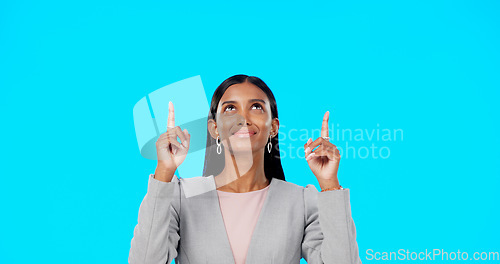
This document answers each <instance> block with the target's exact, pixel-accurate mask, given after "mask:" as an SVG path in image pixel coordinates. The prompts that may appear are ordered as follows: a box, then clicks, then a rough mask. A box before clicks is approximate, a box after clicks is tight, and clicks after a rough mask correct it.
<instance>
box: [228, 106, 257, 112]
mask: <svg viewBox="0 0 500 264" xmlns="http://www.w3.org/2000/svg"><path fill="white" fill-rule="evenodd" d="M253 106H258V107H260V109H261V110H262V109H264V108H263V107H262V106H261V105H260V104H253V105H252V107H253ZM229 107H233V108H234V105H228V106H226V107H225V108H224V112H226V110H227V109H228V108H229Z"/></svg>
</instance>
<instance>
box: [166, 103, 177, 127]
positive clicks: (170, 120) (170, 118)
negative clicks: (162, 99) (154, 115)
mask: <svg viewBox="0 0 500 264" xmlns="http://www.w3.org/2000/svg"><path fill="white" fill-rule="evenodd" d="M169 127H175V114H174V104H173V103H172V102H171V101H169V102H168V121H167V128H169Z"/></svg>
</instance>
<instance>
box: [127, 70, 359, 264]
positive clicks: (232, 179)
mask: <svg viewBox="0 0 500 264" xmlns="http://www.w3.org/2000/svg"><path fill="white" fill-rule="evenodd" d="M328 118H329V112H326V113H325V115H324V117H323V125H322V130H321V137H319V138H317V139H316V140H314V141H313V140H312V139H309V140H308V141H307V142H305V144H304V149H305V157H306V160H307V163H308V164H309V167H310V168H311V171H312V173H313V174H314V175H315V176H316V178H317V179H318V182H319V185H320V186H321V192H318V191H317V190H316V188H315V187H314V185H312V184H309V185H307V186H306V187H305V188H304V187H302V186H298V185H296V184H293V183H289V182H286V181H285V176H284V173H283V169H282V167H281V161H280V155H279V147H278V138H277V136H276V135H277V134H278V129H279V120H278V111H277V106H276V100H275V98H274V95H273V94H272V92H271V90H270V89H269V88H268V86H267V85H266V84H265V83H264V82H263V81H262V80H261V79H259V78H257V77H254V76H247V75H235V76H232V77H230V78H228V79H226V80H225V81H224V82H223V83H222V84H221V85H220V86H219V87H218V88H217V89H216V90H215V92H214V95H213V97H212V102H211V107H210V113H209V117H208V126H207V130H208V131H207V150H206V155H205V166H204V170H203V171H204V172H203V176H200V177H194V178H189V179H182V178H180V179H179V178H178V177H174V172H175V171H176V169H177V167H178V166H179V165H180V164H181V163H182V162H183V161H184V159H185V158H186V155H187V152H188V150H189V144H190V134H189V132H188V131H187V130H181V128H180V127H179V126H175V117H174V107H173V104H172V103H171V102H169V116H168V125H167V132H165V133H164V134H162V135H161V136H160V137H159V138H158V140H157V142H156V148H157V155H158V165H157V167H156V170H155V173H154V174H151V175H150V177H149V182H148V191H147V194H146V196H145V197H144V200H143V202H142V203H141V206H140V208H139V218H138V224H137V226H136V227H135V229H134V237H133V239H132V242H131V249H130V254H129V263H171V261H172V260H174V259H175V260H176V263H181V264H184V263H186V264H187V263H191V264H196V263H235V264H240V263H247V264H252V263H279V264H282V263H287V264H288V263H299V262H300V259H301V258H304V259H305V260H306V261H307V262H308V263H361V261H360V259H359V254H358V246H357V242H356V231H355V226H354V222H353V220H352V218H351V212H350V203H349V190H348V189H343V188H342V187H341V186H340V184H339V181H338V178H337V171H338V167H339V162H340V155H339V151H338V150H337V148H336V147H335V145H333V144H332V143H331V142H329V140H328V139H329V138H328ZM177 138H180V140H181V142H179V141H178V139H177ZM212 146H216V147H212Z"/></svg>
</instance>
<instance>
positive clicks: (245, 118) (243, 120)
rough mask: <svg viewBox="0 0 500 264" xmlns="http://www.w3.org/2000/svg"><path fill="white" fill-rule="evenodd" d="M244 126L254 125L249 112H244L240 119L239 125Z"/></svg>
mask: <svg viewBox="0 0 500 264" xmlns="http://www.w3.org/2000/svg"><path fill="white" fill-rule="evenodd" d="M243 124H246V125H247V126H250V125H252V121H251V120H250V118H249V114H248V112H242V113H241V116H240V118H239V119H238V125H241V126H243Z"/></svg>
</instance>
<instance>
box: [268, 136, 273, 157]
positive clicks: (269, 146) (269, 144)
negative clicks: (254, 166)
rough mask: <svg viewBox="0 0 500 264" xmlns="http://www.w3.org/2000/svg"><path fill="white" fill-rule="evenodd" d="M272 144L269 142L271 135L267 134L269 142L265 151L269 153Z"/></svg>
mask: <svg viewBox="0 0 500 264" xmlns="http://www.w3.org/2000/svg"><path fill="white" fill-rule="evenodd" d="M272 147H273V144H272V143H271V135H269V143H267V152H269V153H271V148H272Z"/></svg>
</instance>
